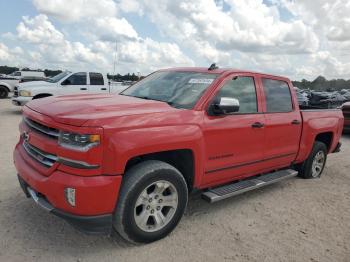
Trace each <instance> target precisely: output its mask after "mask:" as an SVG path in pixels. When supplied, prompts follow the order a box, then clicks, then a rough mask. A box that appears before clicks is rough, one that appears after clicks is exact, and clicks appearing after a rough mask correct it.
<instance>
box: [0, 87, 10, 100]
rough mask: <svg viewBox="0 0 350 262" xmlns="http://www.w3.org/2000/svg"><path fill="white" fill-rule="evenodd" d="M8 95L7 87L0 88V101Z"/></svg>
mask: <svg viewBox="0 0 350 262" xmlns="http://www.w3.org/2000/svg"><path fill="white" fill-rule="evenodd" d="M8 95H9V91H8V89H7V87H5V86H0V99H3V98H6V97H8Z"/></svg>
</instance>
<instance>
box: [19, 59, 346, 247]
mask: <svg viewBox="0 0 350 262" xmlns="http://www.w3.org/2000/svg"><path fill="white" fill-rule="evenodd" d="M343 123H344V119H343V115H342V112H341V110H338V109H334V110H300V109H299V106H298V102H297V96H296V93H295V90H294V88H293V86H292V84H291V82H290V80H289V79H288V78H285V77H280V76H273V75H268V74H262V73H254V72H247V71H241V70H232V69H219V68H217V67H215V66H211V67H210V68H172V69H165V70H160V71H157V72H155V73H152V74H151V75H149V76H148V77H146V78H145V79H143V80H142V81H140V82H138V83H136V84H134V85H132V86H131V87H129V88H128V89H126V90H125V91H123V92H122V93H120V94H119V95H112V94H84V95H66V96H56V97H48V98H43V99H39V100H34V101H31V102H29V103H28V104H27V105H26V106H25V107H23V121H22V122H21V123H20V127H19V129H20V134H21V136H20V139H19V142H18V144H17V145H16V148H15V150H14V164H15V166H16V169H17V173H18V178H19V182H20V185H21V187H22V189H23V191H24V192H25V194H26V195H27V197H31V198H32V199H33V200H34V201H35V202H36V203H37V204H38V205H39V206H41V207H42V208H44V209H46V210H48V211H49V212H51V213H53V214H55V215H57V216H59V217H62V218H63V219H65V220H66V221H68V222H69V223H70V224H72V225H73V226H75V227H76V228H78V229H80V230H82V231H85V232H89V233H111V232H112V231H113V230H115V231H116V232H118V233H119V234H120V235H121V236H122V237H123V238H124V239H126V240H128V241H130V242H134V243H148V242H152V241H156V240H158V239H161V238H163V237H165V236H166V235H168V234H169V233H170V232H171V231H172V230H173V229H174V228H175V227H176V225H177V224H178V222H179V221H180V219H181V217H182V215H183V213H184V211H185V208H186V204H187V201H188V194H189V193H191V192H193V191H197V192H198V191H199V192H201V194H202V196H203V198H204V199H205V200H207V201H209V202H216V201H219V200H221V199H225V198H227V197H231V196H234V195H237V194H239V193H243V192H246V191H249V190H252V189H255V188H260V187H262V186H265V185H269V184H271V183H274V182H277V181H280V180H283V179H287V178H290V177H294V176H297V175H299V176H300V177H302V178H306V179H308V178H317V177H320V175H321V173H322V171H323V169H324V166H325V164H326V159H327V155H328V154H330V153H333V152H337V151H339V150H340V143H339V139H340V136H341V134H342V129H343ZM281 201H283V199H282V200H281ZM286 204H287V203H286Z"/></svg>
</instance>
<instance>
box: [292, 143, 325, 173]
mask: <svg viewBox="0 0 350 262" xmlns="http://www.w3.org/2000/svg"><path fill="white" fill-rule="evenodd" d="M326 160H327V146H326V145H325V144H324V143H322V142H319V141H315V143H314V146H313V148H312V151H311V153H310V155H309V157H308V158H307V159H306V160H305V161H304V162H303V163H302V164H301V165H300V166H299V176H301V177H302V178H306V179H310V178H317V177H320V176H321V174H322V172H323V169H324V166H325V165H326Z"/></svg>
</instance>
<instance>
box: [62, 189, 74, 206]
mask: <svg viewBox="0 0 350 262" xmlns="http://www.w3.org/2000/svg"><path fill="white" fill-rule="evenodd" d="M64 194H65V197H66V200H67V202H68V203H69V204H70V205H71V206H73V207H75V188H70V187H67V188H65V189H64Z"/></svg>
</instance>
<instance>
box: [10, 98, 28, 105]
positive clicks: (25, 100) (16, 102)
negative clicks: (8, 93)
mask: <svg viewBox="0 0 350 262" xmlns="http://www.w3.org/2000/svg"><path fill="white" fill-rule="evenodd" d="M32 99H33V97H31V96H17V97H12V99H11V100H12V104H14V105H15V106H24V105H25V104H27V103H28V102H29V101H31V100H32Z"/></svg>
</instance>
